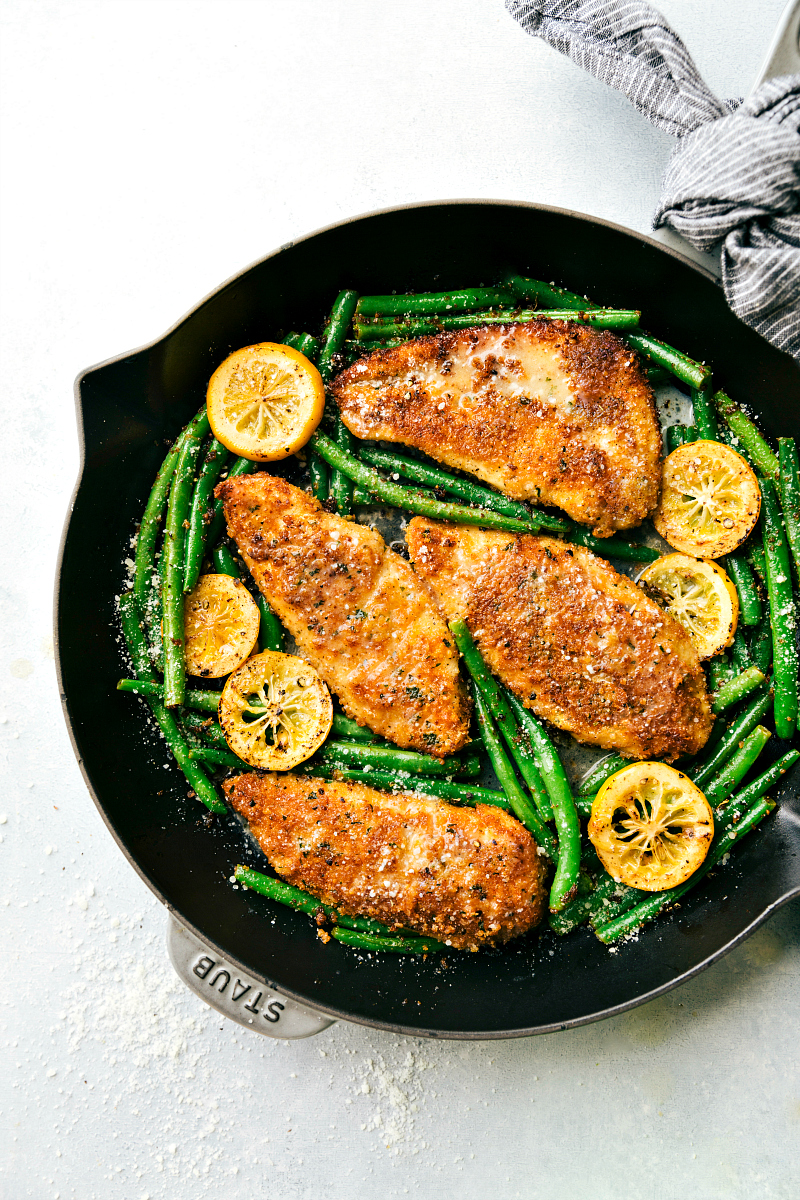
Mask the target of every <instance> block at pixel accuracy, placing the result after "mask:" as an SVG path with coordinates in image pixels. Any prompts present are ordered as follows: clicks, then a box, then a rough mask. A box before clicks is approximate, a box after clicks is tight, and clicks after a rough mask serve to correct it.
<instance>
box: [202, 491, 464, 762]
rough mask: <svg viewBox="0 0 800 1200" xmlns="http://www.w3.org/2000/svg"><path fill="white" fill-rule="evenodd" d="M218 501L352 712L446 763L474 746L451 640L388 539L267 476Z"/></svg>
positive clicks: (281, 610)
mask: <svg viewBox="0 0 800 1200" xmlns="http://www.w3.org/2000/svg"><path fill="white" fill-rule="evenodd" d="M216 495H217V496H219V497H222V500H223V501H224V507H225V518H226V520H227V523H228V533H229V535H230V536H231V537H232V538H233V539H234V540H235V542H236V544H237V546H238V547H239V550H240V551H241V554H242V557H243V558H244V560H245V562H246V563H247V566H248V567H249V569H250V572H251V574H252V575H253V578H254V579H255V581H256V583H257V584H258V586H259V588H260V589H261V591H262V593H263V594H264V596H265V597H266V598H267V600H268V602H269V604H270V607H271V608H273V609H274V611H275V613H276V614H277V616H278V617H279V618H280V620H281V621H282V622H283V624H284V625H285V626H286V628H287V629H288V630H289V632H290V633H291V635H292V637H293V638H294V640H295V642H296V643H297V647H298V652H299V653H300V654H301V655H302V657H303V658H305V659H306V660H307V661H308V662H310V663H311V665H312V666H313V667H315V668H316V669H317V671H318V672H319V674H320V675H321V676H322V678H323V679H324V680H325V682H326V683H327V684H328V686H329V687H330V689H331V691H333V692H335V693H336V695H337V696H338V697H339V700H340V701H341V703H342V707H343V708H344V709H345V711H346V712H347V714H348V715H349V716H350V717H352V718H353V719H354V720H355V721H358V723H359V724H361V725H367V726H369V728H370V729H372V730H374V731H375V733H379V734H382V735H383V736H384V737H386V738H389V739H390V740H391V741H393V742H395V743H396V744H397V745H398V746H403V747H406V748H411V749H414V750H421V751H424V752H427V753H429V754H433V755H436V756H437V757H439V758H444V757H445V756H446V755H448V754H451V753H453V752H454V751H457V750H460V749H461V748H462V747H463V746H464V745H466V743H467V742H468V740H469V719H470V706H469V700H468V697H467V694H466V690H465V688H464V685H463V683H462V681H461V679H460V678H459V672H458V652H457V650H456V648H455V645H454V643H453V639H452V637H451V636H450V632H449V630H448V628H447V626H446V625H445V623H444V621H443V620H442V618H441V616H440V614H439V612H438V610H437V608H436V606H435V605H434V604H433V602H432V601H431V598H430V596H429V594H428V592H427V591H426V589H425V588H424V587H423V586H422V585H421V584H420V582H419V580H418V579H417V577H416V576H415V574H414V572H413V571H412V569H411V567H410V566H409V565H408V563H407V562H406V561H405V560H404V559H402V558H401V557H400V556H399V555H398V554H395V553H394V552H393V551H392V550H389V549H388V547H387V546H386V544H385V542H384V541H383V538H382V537H381V536H380V534H378V533H376V532H375V531H374V530H372V529H368V528H367V527H366V526H364V525H357V524H355V523H354V522H353V521H345V520H344V519H343V518H342V517H337V516H334V515H333V514H331V513H329V512H326V511H325V509H324V508H323V507H322V506H321V505H320V504H319V503H318V502H317V501H316V500H314V499H312V497H311V496H309V495H307V494H306V493H305V492H303V491H301V490H300V488H296V487H293V486H292V485H291V484H289V483H287V482H286V481H285V480H284V479H279V478H276V477H275V476H273V475H268V474H266V473H259V474H256V475H242V476H239V477H238V478H234V479H227V480H225V482H224V483H221V484H220V485H219V486H218V487H217V489H216Z"/></svg>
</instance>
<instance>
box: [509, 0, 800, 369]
mask: <svg viewBox="0 0 800 1200" xmlns="http://www.w3.org/2000/svg"><path fill="white" fill-rule="evenodd" d="M506 8H507V9H508V11H509V13H510V14H511V16H512V17H514V18H515V19H516V20H517V21H519V23H520V24H521V25H522V27H523V28H524V29H525V30H526V31H527V32H528V33H530V34H532V35H533V36H535V37H540V38H543V39H544V41H546V42H548V43H549V44H550V45H551V46H552V47H553V48H554V49H556V50H558V51H560V52H561V53H562V54H566V55H568V56H569V57H570V58H571V59H572V60H573V62H575V63H577V65H578V66H579V67H583V69H584V70H585V71H589V72H590V73H591V74H592V75H594V76H595V78H597V79H599V80H601V81H602V82H603V83H607V84H609V85H610V86H611V87H613V88H616V89H617V90H618V91H620V92H623V93H624V94H625V95H626V96H627V98H628V99H629V100H630V102H631V103H632V104H633V105H634V107H635V108H637V109H638V110H639V112H640V113H642V114H643V115H644V116H646V117H647V118H648V119H649V120H650V121H652V123H653V124H654V125H657V126H658V127H659V128H660V129H664V130H666V131H667V132H668V133H672V134H675V135H677V137H678V139H679V141H678V145H677V147H676V148H675V150H674V151H673V153H672V157H671V158H670V160H669V163H668V165H667V169H666V174H665V176H664V183H663V191H662V196H661V200H660V202H659V205H658V208H657V209H656V212H655V215H654V217H653V226H654V228H658V227H659V226H661V225H670V226H671V227H672V228H673V229H674V230H675V231H676V232H677V233H680V234H681V235H682V236H683V237H685V238H687V239H688V240H689V241H690V242H691V243H692V244H693V245H694V246H697V248H698V249H699V250H710V249H711V248H712V247H713V246H715V245H716V244H718V243H720V242H721V243H722V245H721V252H722V284H723V287H724V289H725V295H726V298H727V300H728V303H729V304H730V306H731V308H732V309H733V311H734V312H735V313H736V315H737V316H738V317H740V318H741V320H742V321H744V322H746V324H748V325H751V326H752V327H753V328H754V329H757V330H758V332H759V333H760V334H762V336H763V337H765V338H767V339H768V340H769V341H770V342H772V343H773V344H774V345H775V346H777V347H779V349H781V350H786V351H788V352H789V353H790V354H793V355H794V356H795V358H798V359H800V75H785V76H782V77H781V78H779V79H770V80H768V81H767V82H766V83H763V84H762V85H761V86H760V87H759V88H757V89H756V91H755V92H754V93H753V95H752V96H751V97H750V98H749V99H748V100H747V101H746V102H745V103H741V102H740V101H737V100H717V98H716V97H715V96H714V95H713V94H712V93H711V92H710V91H709V89H708V88H707V87H706V85H705V83H704V82H703V79H702V78H701V76H700V74H699V72H698V70H697V68H696V67H695V65H694V63H693V61H692V58H691V56H690V54H689V52H688V50H687V49H686V47H685V46H684V44H683V42H682V41H681V39H680V38H679V37H678V35H677V34H676V33H675V32H674V31H673V30H672V29H671V28H670V26H669V25H668V24H667V22H666V21H665V20H664V18H663V17H662V16H661V14H660V13H659V12H657V11H656V9H654V8H653V7H652V6H651V5H649V4H644V3H640V0H506Z"/></svg>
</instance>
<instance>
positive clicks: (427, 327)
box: [354, 308, 641, 341]
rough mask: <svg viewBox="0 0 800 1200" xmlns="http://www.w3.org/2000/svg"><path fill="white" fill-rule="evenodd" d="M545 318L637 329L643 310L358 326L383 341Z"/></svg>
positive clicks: (363, 337) (367, 337)
mask: <svg viewBox="0 0 800 1200" xmlns="http://www.w3.org/2000/svg"><path fill="white" fill-rule="evenodd" d="M541 317H544V318H546V319H547V320H550V321H575V322H577V324H579V325H591V326H593V327H594V328H595V329H635V328H637V327H638V325H639V320H640V318H641V313H640V312H638V311H636V310H634V309H630V308H597V309H592V310H586V311H582V312H572V311H569V310H567V309H551V310H550V311H547V312H545V311H542V310H540V309H515V310H514V311H513V312H500V311H496V312H474V313H464V314H458V315H455V316H450V317H449V316H442V317H436V318H429V319H428V320H427V321H425V320H422V321H420V320H417V321H408V322H404V323H394V324H393V323H390V322H388V321H387V322H379V323H377V324H371V325H355V326H354V329H355V335H356V338H357V339H358V341H376V340H380V341H383V340H385V339H387V338H405V339H409V338H416V337H424V336H425V335H427V334H431V333H442V332H443V331H445V330H447V329H472V328H473V327H474V326H476V325H522V324H526V323H527V322H528V321H534V320H538V319H539V318H541Z"/></svg>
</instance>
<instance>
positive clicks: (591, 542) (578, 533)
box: [566, 527, 660, 562]
mask: <svg viewBox="0 0 800 1200" xmlns="http://www.w3.org/2000/svg"><path fill="white" fill-rule="evenodd" d="M566 540H567V541H568V542H572V544H573V545H574V546H585V547H586V549H587V550H592V551H593V552H594V553H595V554H600V555H602V557H603V558H623V559H627V560H628V561H630V562H655V560H656V559H657V558H659V557H660V554H659V551H658V550H653V549H652V547H650V546H642V545H641V544H640V543H638V542H624V541H623V540H622V538H616V537H608V538H598V537H594V535H593V534H591V533H589V532H588V531H587V530H584V529H578V528H577V527H576V528H575V529H573V530H572V531H571V532H570V533H569V535H568V536H567V538H566Z"/></svg>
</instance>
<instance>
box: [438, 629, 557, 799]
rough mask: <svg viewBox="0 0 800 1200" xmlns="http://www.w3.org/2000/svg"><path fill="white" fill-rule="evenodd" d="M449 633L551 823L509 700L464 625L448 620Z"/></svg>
mask: <svg viewBox="0 0 800 1200" xmlns="http://www.w3.org/2000/svg"><path fill="white" fill-rule="evenodd" d="M450 632H451V633H452V635H453V638H454V640H455V643H456V645H457V646H458V649H459V652H460V653H461V656H462V657H463V659H464V662H465V663H466V666H467V670H468V671H469V673H470V675H471V677H472V679H473V681H474V683H475V686H476V687H477V688H479V689H480V692H481V695H482V696H483V699H484V700H485V702H486V705H487V707H488V709H489V712H490V713H491V714H492V716H493V717H494V719H495V721H496V722H497V725H498V728H499V729H500V732H501V733H502V735H503V738H504V739H505V742H506V745H507V746H508V748H509V750H510V751H511V755H512V757H513V759H514V761H515V763H516V764H517V770H518V771H519V773H520V775H521V776H522V778H523V779H524V780H525V783H526V784H527V785H528V788H529V790H530V792H531V795H532V796H533V798H534V800H535V801H536V807H537V808H538V809H539V813H540V814H541V816H542V818H543V819H544V820H545V821H552V819H553V810H552V808H551V806H550V801H549V800H548V798H547V792H546V791H545V786H544V783H543V781H542V776H541V774H540V773H539V767H538V764H537V761H536V755H535V754H534V751H533V745H532V742H531V741H530V739H529V738H527V737H520V731H519V725H518V722H517V720H516V719H515V717H514V713H513V712H512V711H511V708H510V707H509V703H508V701H509V699H510V697H507V695H506V693H505V691H504V690H503V689H502V688H501V687H500V685H499V684H498V683H497V681H496V680H495V679H494V677H493V676H492V674H491V672H490V671H489V669H488V667H487V666H486V663H485V662H484V661H483V657H482V656H481V653H480V651H479V650H478V647H477V646H476V645H475V642H474V640H473V637H472V634H471V633H470V631H469V629H468V628H467V625H466V622H464V621H462V620H457V621H451V623H450Z"/></svg>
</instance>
